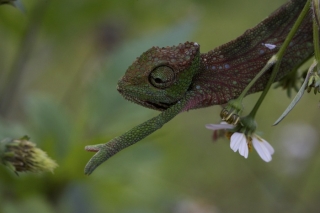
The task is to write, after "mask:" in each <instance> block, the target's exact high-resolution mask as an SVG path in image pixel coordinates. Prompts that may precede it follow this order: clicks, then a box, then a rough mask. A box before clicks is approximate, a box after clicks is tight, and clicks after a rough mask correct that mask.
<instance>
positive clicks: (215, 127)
mask: <svg viewBox="0 0 320 213" xmlns="http://www.w3.org/2000/svg"><path fill="white" fill-rule="evenodd" d="M206 128H207V129H212V130H220V129H232V128H234V125H231V124H228V123H227V122H221V123H220V124H207V125H206Z"/></svg>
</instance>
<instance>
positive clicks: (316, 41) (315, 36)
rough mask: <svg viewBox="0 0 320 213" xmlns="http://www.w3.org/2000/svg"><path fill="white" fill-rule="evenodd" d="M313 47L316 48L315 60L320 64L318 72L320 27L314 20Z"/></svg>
mask: <svg viewBox="0 0 320 213" xmlns="http://www.w3.org/2000/svg"><path fill="white" fill-rule="evenodd" d="M313 46H314V58H315V59H316V61H317V62H318V64H317V70H318V71H319V70H320V63H319V61H320V48H319V27H318V24H317V22H316V20H315V19H313Z"/></svg>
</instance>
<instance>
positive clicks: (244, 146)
mask: <svg viewBox="0 0 320 213" xmlns="http://www.w3.org/2000/svg"><path fill="white" fill-rule="evenodd" d="M239 153H240V155H242V156H243V157H244V158H248V154H249V148H248V144H247V141H245V143H244V142H242V143H241V144H240V147H239Z"/></svg>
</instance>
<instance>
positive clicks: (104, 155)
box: [84, 144, 110, 175]
mask: <svg viewBox="0 0 320 213" xmlns="http://www.w3.org/2000/svg"><path fill="white" fill-rule="evenodd" d="M108 148H109V147H108V146H107V145H106V144H97V145H91V146H86V147H85V150H86V151H89V152H96V154H95V155H94V156H93V157H92V158H91V159H90V160H89V162H88V163H87V165H86V167H85V168H84V173H85V174H86V175H90V174H91V173H92V172H93V171H94V170H95V169H96V168H97V167H98V166H99V165H100V164H102V163H103V162H104V161H106V160H107V159H108V158H109V157H110V152H109V149H108Z"/></svg>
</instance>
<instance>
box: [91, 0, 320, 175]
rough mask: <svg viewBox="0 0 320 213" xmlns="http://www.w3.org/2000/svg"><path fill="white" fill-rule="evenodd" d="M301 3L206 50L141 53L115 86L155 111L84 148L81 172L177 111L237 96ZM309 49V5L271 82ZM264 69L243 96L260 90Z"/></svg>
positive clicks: (185, 47)
mask: <svg viewBox="0 0 320 213" xmlns="http://www.w3.org/2000/svg"><path fill="white" fill-rule="evenodd" d="M305 3H306V0H290V1H288V2H287V3H285V4H284V5H282V6H281V7H280V8H278V9H277V10H276V11H274V12H273V13H272V14H271V15H269V16H268V17H267V18H265V19H264V20H263V21H262V22H260V23H259V24H258V25H257V26H255V27H253V28H251V29H248V30H246V31H245V32H244V33H243V34H242V35H241V36H239V37H238V38H236V39H234V40H232V41H230V42H228V43H225V44H223V45H221V46H219V47H216V48H214V49H213V50H211V51H209V52H207V53H200V45H199V44H198V43H196V42H189V41H187V42H185V43H180V44H178V45H177V46H170V47H152V48H150V49H149V50H147V51H146V52H144V53H143V54H142V55H141V56H140V57H138V58H137V59H136V60H135V61H134V62H133V64H132V65H131V66H130V67H129V68H128V69H127V71H126V73H125V75H124V76H123V77H122V78H121V79H120V80H119V82H118V87H117V90H118V91H119V92H120V94H121V95H123V97H124V98H125V99H127V100H129V101H132V102H134V103H136V104H139V105H141V106H143V107H147V108H150V109H154V110H158V111H161V113H160V114H159V115H157V116H156V117H153V118H151V119H149V120H147V121H145V122H144V123H142V124H140V125H138V126H136V127H134V128H132V129H131V130H129V131H127V132H125V133H124V134H122V135H121V136H118V137H116V138H114V139H112V140H111V141H109V142H108V143H105V144H97V145H89V146H86V147H85V149H86V150H87V151H90V152H96V153H95V155H94V156H93V157H92V158H91V159H90V161H89V162H88V164H87V165H86V167H85V174H87V175H89V174H91V173H92V172H93V171H94V170H95V169H96V167H98V166H99V165H100V164H101V163H103V162H104V161H106V160H107V159H109V158H110V157H111V156H113V155H114V154H116V153H118V152H119V151H121V150H123V149H124V148H126V147H128V146H131V145H133V144H135V143H136V142H138V141H140V140H142V139H143V138H145V137H146V136H148V135H149V134H151V133H153V132H154V131H156V130H158V129H160V128H161V127H162V126H163V125H164V124H165V123H167V122H169V121H170V120H171V119H173V118H174V117H175V116H176V115H178V114H179V113H181V112H185V111H188V110H191V109H198V108H203V107H209V106H213V105H222V104H225V103H227V102H228V101H229V100H232V99H235V98H237V97H238V96H239V95H240V93H241V92H242V90H243V89H244V88H245V87H246V85H247V84H248V83H249V82H250V81H251V80H252V79H253V78H254V77H255V75H256V74H257V73H258V72H259V71H260V70H261V69H262V68H263V66H264V65H265V64H266V63H267V61H268V60H269V59H270V58H271V57H272V56H273V55H274V54H276V53H277V51H278V50H279V48H280V46H281V44H282V43H283V42H284V40H285V38H286V36H287V34H288V33H289V31H290V29H291V27H292V26H293V24H294V23H295V20H296V19H297V17H298V16H299V14H300V12H301V11H302V9H303V7H304V5H305ZM313 52H314V49H313V36H312V12H311V8H310V12H309V14H308V15H307V17H306V18H305V19H304V20H303V21H302V23H301V25H300V28H299V30H298V32H297V33H296V35H295V36H294V37H293V39H292V41H291V43H290V45H289V46H288V48H287V50H286V52H285V55H284V57H283V59H282V61H281V65H280V70H279V73H278V74H277V77H276V81H279V80H280V79H282V78H283V77H285V76H286V75H287V74H289V73H290V72H293V71H294V70H296V69H297V68H298V67H299V66H300V65H301V64H303V63H304V62H305V61H306V60H307V59H309V58H310V57H311V56H312V55H313ZM270 70H271V69H270ZM270 70H268V71H267V72H266V73H265V74H263V75H262V76H261V78H259V80H258V81H257V82H256V83H255V84H254V86H253V87H252V88H251V89H250V90H249V92H248V93H247V94H251V93H255V92H259V91H262V90H263V89H264V87H265V85H266V84H267V81H268V79H269V76H270V73H271V71H270Z"/></svg>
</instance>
